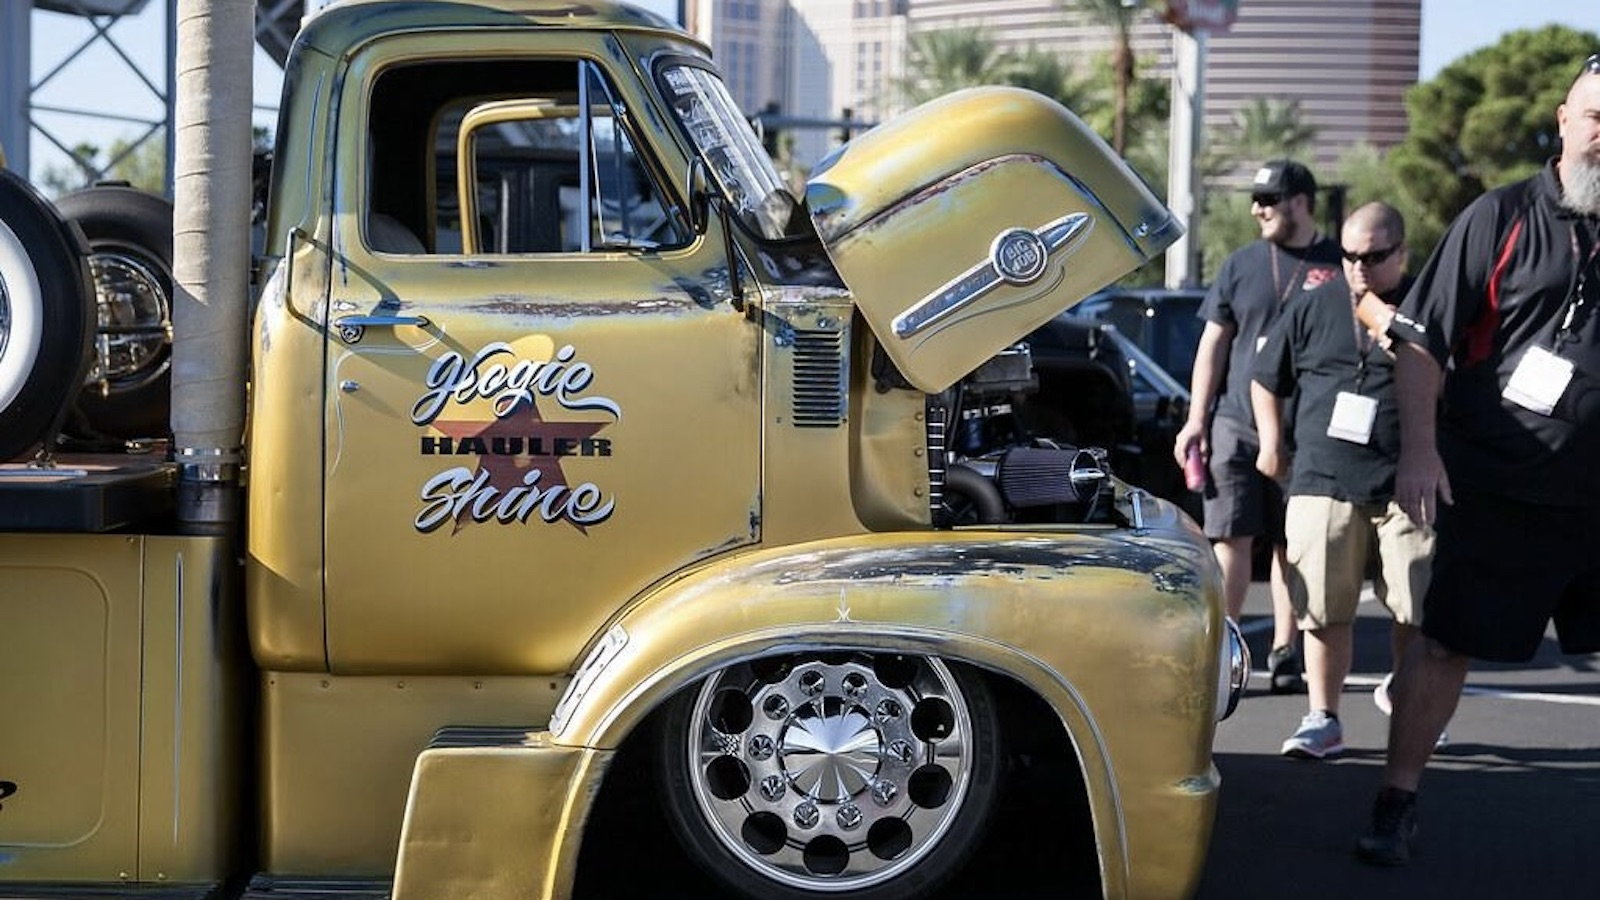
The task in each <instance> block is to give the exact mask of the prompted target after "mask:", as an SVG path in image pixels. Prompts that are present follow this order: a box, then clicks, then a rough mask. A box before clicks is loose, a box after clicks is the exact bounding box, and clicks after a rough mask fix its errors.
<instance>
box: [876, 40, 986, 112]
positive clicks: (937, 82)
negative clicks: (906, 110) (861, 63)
mask: <svg viewBox="0 0 1600 900" xmlns="http://www.w3.org/2000/svg"><path fill="white" fill-rule="evenodd" d="M1011 62H1012V57H1011V55H1010V54H1007V53H1000V52H999V51H998V50H997V49H996V47H995V44H994V41H992V40H990V39H989V35H988V34H987V33H985V32H984V31H983V29H981V28H949V29H944V30H940V31H921V32H917V33H916V34H913V35H912V36H911V40H910V53H909V54H908V56H907V59H906V76H905V77H904V78H902V79H900V80H899V84H898V86H899V88H900V92H901V93H902V94H903V95H904V96H905V98H906V101H907V102H908V103H911V104H917V103H922V102H923V101H926V100H932V99H933V98H935V97H941V96H943V95H945V94H948V93H950V92H951V91H957V90H960V89H962V88H967V87H976V86H978V85H980V84H1000V83H1002V82H1004V81H1005V77H1006V73H1007V70H1008V69H1010V67H1011Z"/></svg>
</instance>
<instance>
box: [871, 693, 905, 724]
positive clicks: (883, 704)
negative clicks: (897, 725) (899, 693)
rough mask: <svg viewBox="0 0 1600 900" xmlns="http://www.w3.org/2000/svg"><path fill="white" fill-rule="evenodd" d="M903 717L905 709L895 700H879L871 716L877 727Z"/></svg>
mask: <svg viewBox="0 0 1600 900" xmlns="http://www.w3.org/2000/svg"><path fill="white" fill-rule="evenodd" d="M902 715H905V707H903V706H901V705H900V702H899V701H897V700H888V699H885V700H879V701H878V706H877V708H876V709H874V710H873V712H872V716H873V718H874V719H876V720H877V722H878V724H879V725H887V724H889V723H890V722H893V721H895V720H896V719H899V718H900V717H901V716H902Z"/></svg>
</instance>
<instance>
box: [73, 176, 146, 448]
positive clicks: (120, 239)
mask: <svg viewBox="0 0 1600 900" xmlns="http://www.w3.org/2000/svg"><path fill="white" fill-rule="evenodd" d="M56 208H57V209H58V210H60V212H61V215H62V216H64V217H65V218H66V219H67V220H68V221H70V222H73V223H74V224H76V225H77V226H78V227H79V228H80V229H81V230H82V231H83V235H84V237H85V238H86V239H88V241H89V249H90V260H89V264H90V274H91V276H92V278H93V279H94V284H95V298H96V313H97V319H98V324H97V329H96V330H97V335H96V340H95V350H96V360H97V361H96V366H95V368H94V370H93V371H92V372H91V373H90V378H91V379H93V380H92V381H90V382H89V383H88V384H87V385H85V386H84V389H83V392H82V394H81V395H80V396H79V397H78V402H77V407H76V413H77V414H76V415H75V416H74V418H73V420H72V422H71V424H70V425H69V429H68V430H69V431H70V432H72V433H73V434H74V436H77V437H85V438H107V437H109V438H117V439H123V440H130V439H135V438H154V437H164V436H166V435H167V434H168V433H169V432H170V431H171V425H170V419H171V411H172V337H171V334H172V297H173V294H172V204H171V203H170V202H168V201H167V200H166V198H164V197H158V196H156V195H154V194H150V193H146V192H145V191H141V190H138V189H136V188H132V187H128V186H125V185H110V184H106V185H96V186H95V187H92V188H89V189H87V190H83V191H78V192H77V193H74V194H68V195H67V196H65V197H62V198H61V199H60V201H59V202H57V204H56ZM107 326H119V327H124V328H126V327H130V326H131V327H136V328H149V329H156V330H154V331H151V332H149V333H144V334H120V333H119V334H105V333H104V329H105V328H106V327H107Z"/></svg>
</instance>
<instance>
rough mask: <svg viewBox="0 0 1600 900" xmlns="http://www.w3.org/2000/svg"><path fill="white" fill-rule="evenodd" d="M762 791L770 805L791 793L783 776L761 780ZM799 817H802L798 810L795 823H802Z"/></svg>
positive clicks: (771, 776) (773, 776)
mask: <svg viewBox="0 0 1600 900" xmlns="http://www.w3.org/2000/svg"><path fill="white" fill-rule="evenodd" d="M760 790H761V796H762V797H763V798H764V799H765V800H766V801H767V802H768V803H771V802H773V801H775V800H778V799H779V798H781V797H782V796H783V795H784V794H786V793H788V792H789V787H788V785H786V784H784V782H783V776H781V775H768V776H767V777H765V778H763V779H761V788H760ZM799 815H800V814H799V810H796V811H795V821H796V822H799V821H800V819H799ZM806 827H809V826H806Z"/></svg>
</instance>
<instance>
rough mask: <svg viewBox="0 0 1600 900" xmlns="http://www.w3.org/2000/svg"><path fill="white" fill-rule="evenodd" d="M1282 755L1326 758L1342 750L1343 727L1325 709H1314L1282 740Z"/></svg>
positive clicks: (1300, 757) (1336, 754)
mask: <svg viewBox="0 0 1600 900" xmlns="http://www.w3.org/2000/svg"><path fill="white" fill-rule="evenodd" d="M1282 752H1283V755H1284V756H1293V757H1295V758H1296V759H1327V758H1328V757H1330V756H1338V755H1339V754H1341V753H1343V752H1344V728H1343V727H1341V726H1340V725H1339V720H1338V719H1335V718H1334V717H1333V716H1331V715H1329V714H1328V711H1327V710H1325V709H1314V710H1312V711H1311V712H1308V713H1306V716H1305V718H1303V719H1301V720H1300V727H1299V728H1297V729H1295V732H1294V734H1291V735H1289V739H1288V740H1286V741H1284V742H1283V751H1282Z"/></svg>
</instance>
